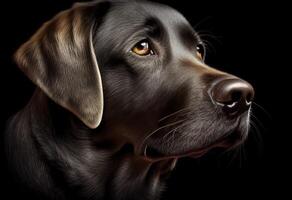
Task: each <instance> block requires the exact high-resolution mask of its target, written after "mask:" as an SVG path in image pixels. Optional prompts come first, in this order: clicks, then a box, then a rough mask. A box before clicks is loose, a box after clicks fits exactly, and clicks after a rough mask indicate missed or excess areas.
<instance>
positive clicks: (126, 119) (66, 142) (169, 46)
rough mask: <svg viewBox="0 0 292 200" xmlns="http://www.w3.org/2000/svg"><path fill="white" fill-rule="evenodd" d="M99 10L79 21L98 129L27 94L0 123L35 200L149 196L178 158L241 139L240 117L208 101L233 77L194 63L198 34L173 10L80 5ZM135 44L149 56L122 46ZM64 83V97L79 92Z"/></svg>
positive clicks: (12, 160) (244, 120) (244, 119)
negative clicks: (96, 97)
mask: <svg viewBox="0 0 292 200" xmlns="http://www.w3.org/2000/svg"><path fill="white" fill-rule="evenodd" d="M101 4H103V5H102V6H105V7H106V9H100V10H103V11H104V12H99V14H98V15H92V16H94V17H92V16H91V17H90V18H89V20H90V21H89V22H90V23H92V25H93V33H92V34H93V35H92V36H93V47H94V51H95V55H96V60H97V62H98V66H99V70H100V74H101V77H102V85H103V86H102V87H103V94H104V97H103V101H104V111H103V116H102V120H101V123H100V125H99V126H98V127H97V128H95V129H92V128H89V127H88V126H86V125H85V124H84V123H83V122H82V120H80V116H76V114H73V113H74V112H72V110H70V109H66V108H67V107H66V106H64V105H60V104H59V103H58V100H56V99H54V98H57V97H55V96H53V97H52V96H50V97H48V95H47V94H46V92H44V91H43V90H42V89H40V88H37V89H36V91H35V93H34V95H33V97H32V98H31V100H30V102H29V103H28V105H27V106H26V107H25V108H24V109H23V110H21V111H20V112H19V113H17V114H16V115H15V116H14V117H12V119H11V120H10V121H9V123H8V126H7V130H6V141H5V142H6V150H7V156H8V160H9V164H10V166H11V167H12V170H13V173H15V175H16V178H17V179H19V180H21V183H22V184H23V185H24V186H26V187H27V189H29V190H32V191H33V193H35V194H36V195H37V196H38V198H40V199H46V198H47V199H109V200H110V199H112V200H119V199H127V200H137V199H139V200H154V199H158V198H159V195H160V192H161V191H162V190H164V182H163V179H164V175H165V173H166V172H168V171H170V170H171V169H173V167H174V166H175V163H176V161H177V159H178V158H179V157H180V156H179V155H182V154H184V152H188V151H193V150H194V151H195V150H197V149H202V148H204V147H206V146H210V145H212V144H213V143H216V142H217V141H220V140H222V138H226V137H228V136H229V135H231V133H232V134H233V135H234V134H237V136H236V137H235V139H234V138H233V139H234V140H232V144H230V145H229V144H228V147H231V146H234V145H235V144H237V143H238V142H239V141H243V139H244V138H245V137H246V135H247V130H248V112H244V113H243V114H241V115H239V116H238V117H236V118H229V117H227V116H226V115H225V113H224V112H222V110H221V109H220V108H218V107H216V106H214V104H213V103H212V101H211V99H210V97H209V95H208V89H209V88H210V87H211V86H212V84H213V83H214V82H216V81H218V80H219V79H224V78H234V76H232V75H229V74H227V73H223V72H220V71H217V70H215V69H213V68H210V67H208V66H207V65H206V64H205V63H204V62H203V61H201V60H200V59H199V58H198V57H196V46H197V45H198V44H199V43H200V42H201V41H200V38H199V37H198V36H197V34H196V33H195V31H193V29H192V28H191V26H190V25H189V23H188V22H187V20H186V19H185V18H184V17H183V16H182V15H181V14H180V13H178V12H177V11H175V10H173V9H172V8H170V7H167V6H164V5H160V4H156V3H150V2H143V1H139V2H136V1H131V2H126V1H110V2H106V3H104V2H103V3H102V2H95V3H90V5H91V6H90V7H91V8H92V7H93V8H95V9H91V10H90V12H96V10H98V7H100V6H101ZM105 7H104V8H105ZM100 13H101V14H100ZM51 26H53V27H52V28H51V29H50V30H51V31H52V37H54V27H55V26H56V25H54V24H52V25H51ZM69 28H70V27H69ZM71 29H72V27H71ZM48 37H50V35H48ZM68 37H71V38H73V39H72V40H74V36H72V35H71V36H70V35H68ZM145 38H148V39H149V40H150V41H151V45H152V47H153V48H154V50H155V55H153V56H145V57H139V56H137V55H135V54H134V53H133V52H131V48H132V47H133V46H134V45H135V44H136V43H137V42H139V41H141V40H142V39H145ZM56 42H58V41H56ZM68 45H70V44H68ZM45 48H47V46H44V47H43V51H46V49H45ZM77 56H78V55H77ZM43 59H47V60H46V61H45V62H46V63H51V62H53V61H52V60H51V59H52V58H51V57H47V58H43ZM54 62H55V61H54ZM49 73H50V75H49V76H56V75H54V74H55V73H58V71H50V72H49ZM93 75H94V74H92V76H93ZM85 77H86V78H88V79H90V77H88V76H85ZM69 78H70V77H69ZM82 78H84V77H82ZM74 84H75V82H74V83H72V89H73V90H72V91H71V93H72V92H76V93H78V92H80V90H85V88H79V87H76V89H75V88H74V87H75V86H74ZM61 87H62V85H61ZM82 98H84V99H86V98H87V96H83V97H82ZM177 111H178V112H177ZM172 113H174V114H172ZM166 116H167V117H166ZM145 148H150V154H152V156H153V159H147V158H145V155H144V150H145ZM156 159H157V160H156Z"/></svg>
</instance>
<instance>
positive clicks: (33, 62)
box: [15, 3, 103, 128]
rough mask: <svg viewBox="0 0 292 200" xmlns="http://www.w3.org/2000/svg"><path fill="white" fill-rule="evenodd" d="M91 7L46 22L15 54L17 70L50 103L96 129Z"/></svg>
mask: <svg viewBox="0 0 292 200" xmlns="http://www.w3.org/2000/svg"><path fill="white" fill-rule="evenodd" d="M95 7H96V5H93V4H92V3H91V4H78V5H77V6H76V5H75V6H74V7H72V8H71V9H69V10H66V11H63V12H61V13H60V14H58V15H57V16H55V17H54V18H53V19H52V20H50V21H48V22H46V23H45V24H44V25H43V26H42V27H41V28H40V29H39V30H38V31H37V32H36V33H35V34H34V35H33V36H32V37H31V38H30V39H29V41H27V42H26V43H24V44H23V45H22V46H21V47H20V48H19V49H18V51H17V52H16V54H15V60H16V63H17V64H18V66H19V68H20V69H21V70H22V71H23V72H24V73H25V74H26V75H27V76H28V77H29V78H30V79H31V80H32V81H33V82H34V83H35V84H36V85H37V86H38V87H40V88H41V89H42V90H43V91H44V92H45V93H46V94H47V95H48V96H49V97H50V98H51V99H52V100H53V101H55V102H56V103H58V104H59V105H61V106H63V107H64V108H66V109H68V110H69V111H71V112H72V113H74V114H75V115H76V116H77V117H78V118H79V119H80V120H81V121H83V122H84V123H85V124H86V125H87V126H88V127H90V128H96V127H97V126H98V125H99V124H100V121H101V118H102V113H103V90H102V81H101V76H100V71H99V68H98V65H97V60H96V56H95V53H94V49H93V43H92V29H93V26H94V21H95V20H96V19H95V17H94V16H95V15H94V12H95Z"/></svg>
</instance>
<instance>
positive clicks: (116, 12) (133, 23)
mask: <svg viewBox="0 0 292 200" xmlns="http://www.w3.org/2000/svg"><path fill="white" fill-rule="evenodd" d="M149 19H156V20H157V21H159V22H160V24H161V25H163V26H164V27H165V28H167V27H176V25H180V26H182V25H183V24H184V25H186V26H189V23H188V21H187V20H186V19H185V18H184V17H183V15H182V14H181V13H179V12H178V11H176V10H175V9H173V8H171V7H169V6H166V5H163V4H159V3H154V2H146V1H131V2H113V3H112V6H111V9H110V11H109V13H108V15H107V16H106V19H105V21H106V23H105V24H106V27H104V28H105V29H108V31H109V33H111V32H113V31H119V32H120V33H125V34H123V35H127V34H126V32H131V31H132V30H135V29H136V28H137V27H141V26H142V25H143V24H145V22H146V21H147V20H149ZM189 27H190V26H189ZM173 30H174V29H172V30H170V31H173Z"/></svg>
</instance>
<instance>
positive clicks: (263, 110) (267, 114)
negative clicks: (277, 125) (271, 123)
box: [252, 102, 272, 120]
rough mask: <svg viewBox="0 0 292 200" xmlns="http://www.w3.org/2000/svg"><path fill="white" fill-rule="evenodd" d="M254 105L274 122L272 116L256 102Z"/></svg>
mask: <svg viewBox="0 0 292 200" xmlns="http://www.w3.org/2000/svg"><path fill="white" fill-rule="evenodd" d="M252 105H254V106H255V107H257V108H259V110H261V111H262V112H263V113H264V114H265V115H266V116H267V117H268V118H269V119H270V120H272V116H271V114H270V113H269V112H268V111H267V110H266V109H265V108H264V107H263V106H261V105H259V104H258V103H256V102H252Z"/></svg>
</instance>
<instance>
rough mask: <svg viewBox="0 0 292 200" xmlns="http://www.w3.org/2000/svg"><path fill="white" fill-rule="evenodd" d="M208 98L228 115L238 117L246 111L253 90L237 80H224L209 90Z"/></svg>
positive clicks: (251, 98)
mask: <svg viewBox="0 0 292 200" xmlns="http://www.w3.org/2000/svg"><path fill="white" fill-rule="evenodd" d="M209 94H210V97H211V99H212V101H213V103H215V104H216V105H218V106H221V107H222V109H223V110H224V111H225V112H226V113H227V114H229V115H232V116H233V115H239V114H241V113H243V112H244V111H246V110H248V109H249V107H250V105H251V102H252V100H253V98H254V89H253V87H252V86H251V85H250V84H249V83H248V82H246V81H244V80H241V79H239V78H233V79H224V80H221V81H219V82H218V83H216V84H215V85H214V86H213V87H212V88H211V90H210V93H209Z"/></svg>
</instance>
